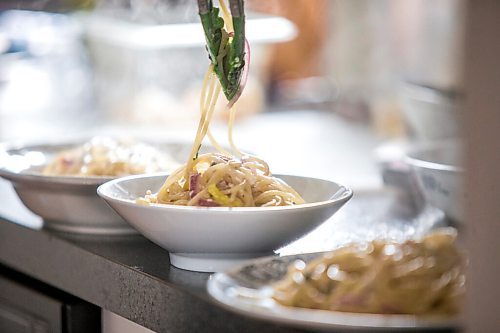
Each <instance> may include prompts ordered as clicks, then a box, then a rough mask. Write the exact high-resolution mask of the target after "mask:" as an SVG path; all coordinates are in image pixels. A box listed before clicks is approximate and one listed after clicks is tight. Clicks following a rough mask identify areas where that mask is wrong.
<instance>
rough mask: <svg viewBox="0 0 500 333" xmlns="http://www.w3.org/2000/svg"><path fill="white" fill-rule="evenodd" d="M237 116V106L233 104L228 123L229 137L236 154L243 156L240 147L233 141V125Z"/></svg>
mask: <svg viewBox="0 0 500 333" xmlns="http://www.w3.org/2000/svg"><path fill="white" fill-rule="evenodd" d="M235 117H236V108H235V107H234V106H233V107H231V108H230V109H229V122H228V124H227V139H228V141H229V145H230V146H231V149H232V150H233V151H234V152H235V153H236V156H238V157H239V158H241V156H243V153H242V152H241V150H239V149H238V147H236V145H235V144H234V141H233V126H234V119H235Z"/></svg>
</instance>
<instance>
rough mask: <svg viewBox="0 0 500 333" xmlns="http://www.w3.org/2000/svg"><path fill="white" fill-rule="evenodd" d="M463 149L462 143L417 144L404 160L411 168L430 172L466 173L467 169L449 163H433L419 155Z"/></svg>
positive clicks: (409, 150)
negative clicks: (446, 149) (443, 150)
mask: <svg viewBox="0 0 500 333" xmlns="http://www.w3.org/2000/svg"><path fill="white" fill-rule="evenodd" d="M459 147H463V145H462V142H461V141H439V142H426V143H422V144H417V145H415V146H413V147H411V148H409V149H407V151H406V156H405V158H404V160H405V162H406V163H407V164H409V165H410V166H413V167H417V168H423V169H429V170H440V171H451V172H464V171H465V168H464V167H461V166H458V165H452V164H448V163H439V162H432V161H428V160H426V159H423V158H421V157H418V155H419V154H421V153H424V152H429V151H436V150H442V149H445V148H448V149H450V148H451V149H456V148H459Z"/></svg>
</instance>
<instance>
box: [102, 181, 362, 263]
mask: <svg viewBox="0 0 500 333" xmlns="http://www.w3.org/2000/svg"><path fill="white" fill-rule="evenodd" d="M277 177H278V178H281V179H283V180H284V181H285V182H287V183H288V184H289V185H290V186H292V187H293V188H294V189H295V190H297V192H299V194H301V195H302V197H303V198H304V199H305V200H306V202H308V203H306V204H302V205H296V206H285V207H236V208H229V207H186V206H175V205H162V204H152V205H149V206H145V205H139V204H136V202H135V199H136V198H138V197H141V196H144V194H145V193H146V191H147V190H151V191H152V192H157V191H158V190H159V188H160V187H161V185H162V184H163V182H164V181H165V179H166V175H164V174H156V175H140V176H129V177H124V178H120V179H115V180H112V181H110V182H108V183H106V184H104V185H101V186H100V187H99V188H98V190H97V192H98V194H99V195H100V196H101V197H102V198H104V200H106V201H107V202H108V204H109V205H110V206H111V207H112V208H113V209H115V210H116V212H117V213H118V214H120V215H121V216H122V217H123V218H124V219H125V220H126V221H127V222H128V223H130V224H131V225H132V226H133V227H134V228H136V229H137V230H138V231H139V232H140V233H142V234H143V235H144V236H145V237H147V238H148V239H150V240H151V241H153V242H155V243H156V244H158V245H159V246H161V247H163V248H164V249H166V250H168V251H169V252H170V262H171V264H172V265H174V266H176V267H179V268H183V269H187V270H195V271H206V272H213V271H220V270H222V269H225V268H227V267H228V266H230V265H232V264H234V263H236V262H239V261H241V260H243V259H249V258H255V257H260V256H264V255H268V254H270V253H272V251H273V250H276V249H278V248H280V247H282V246H283V245H286V244H287V243H290V242H292V241H294V240H296V239H298V238H300V237H301V236H303V235H305V234H306V233H308V232H309V231H312V230H313V229H314V228H316V227H317V226H319V225H320V224H321V223H323V222H324V221H326V220H327V219H328V218H329V217H330V216H332V215H333V214H334V213H335V212H336V211H337V210H338V209H339V208H341V207H342V206H343V205H344V204H345V203H346V202H347V201H348V200H349V199H350V198H351V197H352V190H350V189H349V188H347V187H345V186H342V185H339V184H337V183H334V182H331V181H327V180H321V179H315V178H308V177H299V176H284V175H282V176H280V175H278V176H277Z"/></svg>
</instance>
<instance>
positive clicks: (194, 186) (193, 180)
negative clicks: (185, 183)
mask: <svg viewBox="0 0 500 333" xmlns="http://www.w3.org/2000/svg"><path fill="white" fill-rule="evenodd" d="M198 192H200V174H199V173H192V174H190V175H189V196H190V197H191V199H192V198H194V196H195V195H196V194H198Z"/></svg>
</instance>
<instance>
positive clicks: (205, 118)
mask: <svg viewBox="0 0 500 333" xmlns="http://www.w3.org/2000/svg"><path fill="white" fill-rule="evenodd" d="M209 71H210V72H211V74H210V88H209V92H208V95H207V96H208V98H209V99H208V103H210V104H209V105H210V106H211V105H212V101H213V99H214V98H213V97H214V96H213V91H214V85H215V83H214V80H213V77H214V74H213V65H210V67H209ZM206 89H207V82H205V83H204V85H203V87H202V90H201V93H202V95H206ZM217 90H218V91H220V86H218V87H217V89H216V91H217ZM217 95H218V93H217ZM205 105H206V104H205ZM212 111H213V110H212ZM209 113H210V110H209V109H207V108H206V107H205V106H204V107H203V108H202V113H201V117H200V122H199V124H198V130H197V132H196V137H195V140H194V142H193V147H192V148H191V153H190V154H189V158H188V161H187V163H186V169H185V172H184V178H185V179H186V180H187V179H188V176H189V172H191V169H192V168H191V167H192V165H193V161H194V159H195V156H196V153H197V151H198V149H200V145H201V142H202V141H203V138H204V137H205V133H206V130H204V128H205V127H207V122H210V118H211V115H210V116H209ZM167 180H168V179H167Z"/></svg>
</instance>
